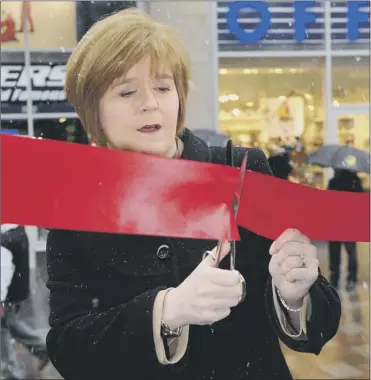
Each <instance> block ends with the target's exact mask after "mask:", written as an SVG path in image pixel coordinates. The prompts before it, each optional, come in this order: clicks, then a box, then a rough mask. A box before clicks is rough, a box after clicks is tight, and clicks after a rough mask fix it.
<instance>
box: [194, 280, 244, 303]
mask: <svg viewBox="0 0 371 380" xmlns="http://www.w3.org/2000/svg"><path fill="white" fill-rule="evenodd" d="M241 293H242V291H241V285H240V284H236V285H234V286H220V285H215V284H209V285H208V286H206V287H203V288H200V289H198V294H199V295H200V296H201V297H203V298H205V299H211V300H215V299H218V298H235V297H240V296H241Z"/></svg>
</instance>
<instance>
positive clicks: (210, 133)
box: [192, 129, 228, 146]
mask: <svg viewBox="0 0 371 380" xmlns="http://www.w3.org/2000/svg"><path fill="white" fill-rule="evenodd" d="M192 132H193V133H194V134H195V135H196V136H197V137H199V138H200V139H202V140H204V141H205V142H206V143H207V144H208V145H212V146H224V145H225V144H226V143H227V141H228V136H226V135H223V134H222V133H219V132H217V131H214V130H212V129H194V130H193V131H192Z"/></svg>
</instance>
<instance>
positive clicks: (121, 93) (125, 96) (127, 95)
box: [119, 91, 135, 98]
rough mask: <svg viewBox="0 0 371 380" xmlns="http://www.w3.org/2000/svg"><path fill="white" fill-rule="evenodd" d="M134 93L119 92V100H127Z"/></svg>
mask: <svg viewBox="0 0 371 380" xmlns="http://www.w3.org/2000/svg"><path fill="white" fill-rule="evenodd" d="M134 93H135V91H129V92H120V94H119V96H120V97H121V98H127V97H129V96H130V95H133V94H134Z"/></svg>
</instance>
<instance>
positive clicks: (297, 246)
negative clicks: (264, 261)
mask: <svg viewBox="0 0 371 380" xmlns="http://www.w3.org/2000/svg"><path fill="white" fill-rule="evenodd" d="M302 255H304V256H305V257H306V258H307V257H317V249H316V247H315V246H313V245H308V244H303V243H298V242H296V241H290V242H286V243H285V244H284V245H283V246H282V248H281V249H280V250H279V251H278V252H277V253H276V254H275V255H274V256H275V257H276V263H277V265H281V264H282V263H283V261H284V260H285V259H286V258H287V257H289V256H302Z"/></svg>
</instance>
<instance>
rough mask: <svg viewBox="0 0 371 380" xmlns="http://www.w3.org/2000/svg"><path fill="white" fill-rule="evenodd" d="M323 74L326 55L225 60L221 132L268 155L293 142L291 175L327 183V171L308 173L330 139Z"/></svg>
mask: <svg viewBox="0 0 371 380" xmlns="http://www.w3.org/2000/svg"><path fill="white" fill-rule="evenodd" d="M323 74H324V61H323V59H322V58H301V59H295V58H289V59H285V58H263V59H261V58H259V59H258V58H253V59H221V60H220V71H219V104H220V111H219V126H220V129H221V131H222V132H224V133H225V134H227V135H228V136H230V137H231V138H232V139H233V140H234V142H235V143H237V144H239V145H243V146H255V147H259V148H261V149H263V150H264V151H265V153H266V154H267V156H268V157H269V156H273V155H275V154H277V153H278V152H279V151H280V150H282V149H283V147H284V146H286V147H287V148H288V147H291V148H289V149H293V150H292V153H291V157H292V160H293V165H294V171H293V173H292V175H291V177H290V179H291V180H293V181H295V182H299V183H309V184H311V185H314V186H321V184H322V170H321V169H318V171H316V172H315V173H313V172H311V170H312V171H313V170H314V169H313V168H310V169H309V170H307V171H306V173H307V175H305V170H304V160H305V157H306V155H307V153H309V152H311V151H313V150H315V149H317V148H318V147H320V146H321V145H322V144H323V143H324V129H323V122H324V110H323V104H324V101H323ZM315 170H317V169H315ZM308 173H309V174H308Z"/></svg>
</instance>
